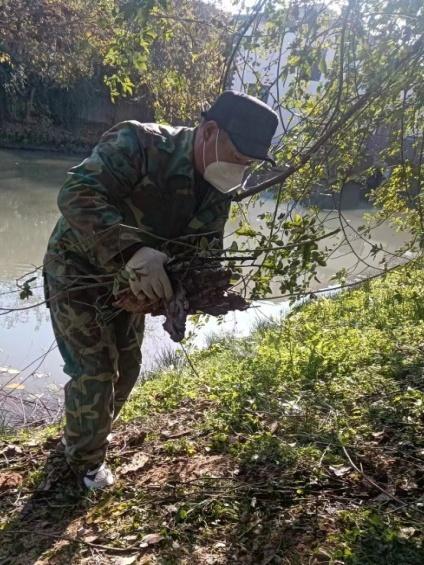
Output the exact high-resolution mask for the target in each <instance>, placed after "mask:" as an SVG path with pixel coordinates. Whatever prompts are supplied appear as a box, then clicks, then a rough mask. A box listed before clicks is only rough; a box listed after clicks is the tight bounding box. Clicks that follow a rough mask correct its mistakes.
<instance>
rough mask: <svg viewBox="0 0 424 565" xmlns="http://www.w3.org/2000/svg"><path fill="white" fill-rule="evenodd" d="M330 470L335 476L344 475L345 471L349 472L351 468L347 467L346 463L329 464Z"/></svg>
mask: <svg viewBox="0 0 424 565" xmlns="http://www.w3.org/2000/svg"><path fill="white" fill-rule="evenodd" d="M329 469H330V471H332V472H333V473H334V474H335V475H336V477H344V476H345V475H346V474H347V473H349V472H350V471H351V470H352V469H351V468H350V467H347V466H346V465H330V466H329Z"/></svg>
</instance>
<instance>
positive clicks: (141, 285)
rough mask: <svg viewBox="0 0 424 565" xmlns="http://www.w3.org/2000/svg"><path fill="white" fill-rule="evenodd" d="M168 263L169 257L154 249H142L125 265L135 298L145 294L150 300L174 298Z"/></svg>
mask: <svg viewBox="0 0 424 565" xmlns="http://www.w3.org/2000/svg"><path fill="white" fill-rule="evenodd" d="M167 261H168V255H166V254H165V253H162V252H161V251H158V250H157V249H152V248H151V247H142V248H141V249H139V250H138V251H136V253H134V255H133V256H132V257H131V259H130V260H129V261H128V263H127V264H126V265H125V270H126V271H127V272H128V273H129V275H130V280H129V285H130V288H131V290H132V292H133V293H134V294H135V296H139V294H140V293H143V294H145V295H146V296H147V298H149V299H150V300H155V301H156V300H158V299H160V298H164V299H165V300H167V301H168V300H170V299H171V298H172V295H173V292H172V286H171V283H170V281H169V278H168V275H167V274H166V272H165V269H164V265H165V263H166V262H167Z"/></svg>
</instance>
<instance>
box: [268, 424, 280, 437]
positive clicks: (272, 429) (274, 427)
mask: <svg viewBox="0 0 424 565" xmlns="http://www.w3.org/2000/svg"><path fill="white" fill-rule="evenodd" d="M279 425H280V424H279V422H277V421H275V422H272V423H271V424H270V425H269V431H270V432H271V433H272V434H275V432H276V431H277V429H278V426H279Z"/></svg>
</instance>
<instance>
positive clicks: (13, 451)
mask: <svg viewBox="0 0 424 565" xmlns="http://www.w3.org/2000/svg"><path fill="white" fill-rule="evenodd" d="M0 453H1V454H2V455H5V456H6V457H12V456H13V455H21V454H22V447H20V446H19V445H14V444H13V443H9V444H8V445H6V447H4V448H3V449H2V450H1V451H0Z"/></svg>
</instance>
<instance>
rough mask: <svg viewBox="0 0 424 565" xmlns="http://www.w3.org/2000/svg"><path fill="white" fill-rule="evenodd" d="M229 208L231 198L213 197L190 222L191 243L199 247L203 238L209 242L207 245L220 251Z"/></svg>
mask: <svg viewBox="0 0 424 565" xmlns="http://www.w3.org/2000/svg"><path fill="white" fill-rule="evenodd" d="M230 207H231V198H229V197H228V196H223V195H219V196H218V197H217V196H215V197H214V198H213V200H212V202H208V204H207V206H206V207H205V208H204V209H203V210H201V211H200V212H199V213H198V214H196V216H195V217H194V218H193V219H192V220H191V222H190V224H189V229H190V230H191V232H192V233H193V239H192V243H193V244H194V245H199V244H200V240H201V239H202V238H203V237H206V239H207V240H208V241H209V245H210V246H211V245H212V247H213V248H214V249H217V250H222V248H223V240H224V228H225V223H226V221H227V219H228V215H229V212H230Z"/></svg>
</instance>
